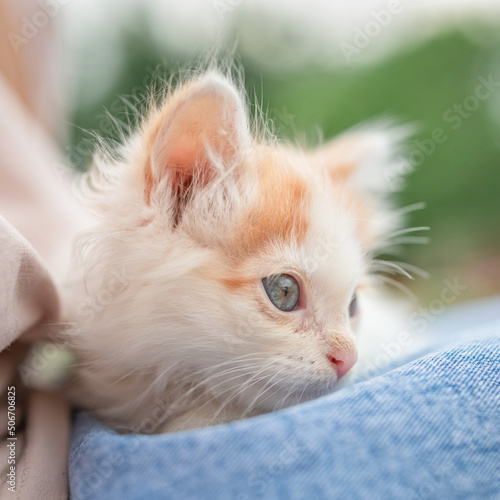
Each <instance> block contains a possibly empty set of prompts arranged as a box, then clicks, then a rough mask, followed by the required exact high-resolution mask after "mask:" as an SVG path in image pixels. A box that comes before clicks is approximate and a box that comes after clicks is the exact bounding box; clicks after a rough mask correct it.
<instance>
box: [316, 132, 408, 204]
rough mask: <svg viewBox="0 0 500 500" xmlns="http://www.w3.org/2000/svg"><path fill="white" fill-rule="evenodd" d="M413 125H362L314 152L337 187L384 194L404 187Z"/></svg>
mask: <svg viewBox="0 0 500 500" xmlns="http://www.w3.org/2000/svg"><path fill="white" fill-rule="evenodd" d="M413 133H414V127H413V126H412V125H395V124H394V123H393V122H378V123H374V124H366V125H361V126H358V127H356V128H353V129H351V130H349V131H347V132H345V133H343V134H342V135H339V136H338V137H336V138H334V139H332V140H331V141H330V142H329V143H326V144H325V145H324V146H322V147H320V148H318V149H317V150H316V151H314V153H313V160H314V161H317V162H319V163H321V164H323V165H325V166H326V169H327V171H328V173H329V174H330V177H331V178H332V181H333V182H334V184H336V183H339V184H340V183H349V184H350V185H351V186H353V187H354V188H356V189H358V190H359V191H360V192H364V193H368V194H374V195H379V196H380V195H382V196H383V195H385V194H386V193H389V192H391V191H395V190H397V189H400V188H401V187H402V179H403V177H404V175H405V174H407V173H409V171H410V170H411V165H410V164H409V163H408V162H407V161H405V160H404V152H405V151H404V148H405V142H406V140H407V139H408V138H409V137H410V136H411V135H413Z"/></svg>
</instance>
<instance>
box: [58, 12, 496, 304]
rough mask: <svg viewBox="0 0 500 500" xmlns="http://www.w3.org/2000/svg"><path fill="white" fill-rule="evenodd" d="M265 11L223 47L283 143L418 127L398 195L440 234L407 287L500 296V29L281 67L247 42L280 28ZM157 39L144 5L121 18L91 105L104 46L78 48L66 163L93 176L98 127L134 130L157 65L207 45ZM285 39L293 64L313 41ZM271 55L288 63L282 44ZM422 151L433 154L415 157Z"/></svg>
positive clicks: (422, 249) (241, 24)
mask: <svg viewBox="0 0 500 500" xmlns="http://www.w3.org/2000/svg"><path fill="white" fill-rule="evenodd" d="M259 15H260V16H261V17H260V18H258V19H256V16H255V15H254V16H251V17H250V18H249V17H248V16H247V17H246V16H245V15H243V14H242V15H240V16H234V17H233V18H232V19H230V21H229V22H230V23H231V26H230V28H229V29H226V31H225V33H226V35H225V36H224V38H223V41H222V42H220V40H219V43H220V44H221V45H222V46H228V47H236V58H237V60H238V61H239V62H240V63H241V64H242V66H243V67H244V70H245V78H246V86H247V90H248V93H249V95H250V97H251V99H252V100H253V101H254V102H256V103H259V104H260V105H261V106H263V108H264V110H265V111H267V113H268V116H269V117H270V118H271V119H272V120H273V121H274V126H275V130H276V131H277V133H278V135H279V136H280V137H282V138H287V139H296V138H298V139H299V140H302V141H304V140H305V142H306V143H308V144H315V143H317V141H318V127H319V128H320V129H321V130H322V131H323V134H324V137H325V138H330V137H332V136H334V135H335V134H337V133H339V132H342V131H343V130H345V129H346V128H349V127H351V126H353V125H356V124H358V123H360V122H363V121H366V120H369V119H373V118H376V117H380V116H387V115H392V116H396V117H398V118H399V119H400V120H402V121H409V122H413V123H416V124H417V125H418V132H417V134H416V136H415V137H414V138H413V139H411V141H410V145H409V150H408V155H411V154H412V153H413V156H409V158H410V160H411V161H413V163H415V161H416V160H417V162H418V163H421V164H419V165H418V167H417V168H416V169H415V171H414V172H413V173H411V174H410V175H409V176H408V177H407V182H406V188H405V189H404V190H403V191H402V192H400V193H398V194H397V195H396V196H397V198H398V203H399V204H400V205H401V206H403V205H409V204H412V203H416V202H420V201H424V202H425V203H426V205H427V208H426V209H424V210H420V211H417V212H414V213H411V214H410V216H409V221H408V224H409V225H414V226H430V227H431V231H430V232H429V234H428V236H429V237H430V243H429V244H428V245H408V246H407V247H406V248H405V251H404V254H403V256H402V260H404V261H406V262H409V263H411V264H414V265H417V266H419V267H421V268H423V269H424V270H426V271H428V272H429V273H430V279H428V280H424V279H420V278H417V279H416V280H415V281H414V282H411V283H406V284H407V285H410V286H411V287H412V288H413V290H414V291H415V292H416V293H417V295H418V296H419V297H420V298H421V299H424V300H431V299H432V298H434V297H439V294H440V291H441V290H442V289H443V281H444V280H446V279H448V280H451V281H453V280H454V279H457V280H458V282H459V283H461V284H465V285H467V290H466V291H465V293H463V295H462V296H461V297H460V300H469V299H473V298H477V297H482V296H487V295H492V294H496V293H499V292H500V230H499V226H500V130H499V128H500V41H499V38H498V28H496V27H495V26H492V25H486V24H484V25H483V24H481V23H479V24H478V23H477V22H473V21H471V22H470V24H469V25H467V26H466V29H457V28H450V27H443V28H442V29H440V30H435V31H434V32H433V33H432V35H429V36H426V37H415V39H414V40H412V39H411V37H406V39H405V41H404V43H401V46H398V43H397V38H396V43H393V45H394V47H392V48H391V50H386V51H385V53H384V54H383V55H382V56H379V57H376V58H374V59H373V60H372V61H368V62H363V64H337V63H335V61H333V62H332V63H331V64H325V63H324V61H323V62H322V63H318V62H317V61H315V60H314V58H309V59H308V58H307V57H303V58H302V60H301V61H300V62H298V63H297V64H288V65H285V66H284V65H280V64H279V62H280V61H279V60H277V61H276V64H273V61H272V60H271V61H270V58H269V54H268V53H267V50H268V48H267V47H266V43H264V42H262V40H261V43H260V46H259V47H257V48H256V47H255V42H252V40H254V41H255V39H259V36H257V37H254V38H253V39H251V40H250V41H248V36H246V34H248V32H249V30H250V32H251V30H254V31H255V30H257V35H259V34H260V33H262V32H265V30H266V29H272V27H273V23H275V22H276V20H275V18H274V19H273V18H272V17H269V18H266V16H265V13H263V12H261V13H260V14H259ZM252 23H253V24H252ZM152 33H153V28H152V27H151V15H150V13H148V12H147V10H146V9H145V10H144V11H142V10H140V9H139V10H137V11H136V12H135V14H134V15H133V16H131V17H130V18H129V19H128V20H126V21H123V22H121V24H120V26H119V29H118V30H117V34H116V39H115V40H114V42H113V43H114V44H115V47H116V50H118V51H119V58H120V59H119V60H120V64H119V65H117V69H114V70H113V71H116V74H114V78H113V79H112V80H111V83H110V84H109V85H107V87H106V89H105V91H102V92H100V93H99V94H98V96H97V97H94V98H93V99H89V98H88V95H87V93H88V92H89V86H92V85H94V86H95V85H96V82H99V80H100V79H101V78H103V70H102V68H103V66H102V64H101V65H97V64H96V65H93V64H92V61H93V60H94V59H95V58H97V57H99V56H98V51H99V43H98V42H96V43H94V44H92V43H90V42H89V43H88V45H85V44H84V46H83V48H81V49H80V50H81V51H82V53H83V55H81V59H80V60H82V59H84V60H86V61H88V63H87V65H86V66H85V68H84V69H85V70H84V71H80V72H76V73H75V74H76V77H75V79H74V93H73V95H72V97H71V113H70V116H69V117H68V121H69V123H70V127H69V135H68V144H67V146H66V152H67V155H68V161H70V162H71V163H72V164H73V165H75V166H76V167H77V168H79V169H82V170H83V169H85V168H86V166H87V165H88V162H89V160H90V154H91V150H92V144H93V142H94V141H93V139H92V137H91V134H89V131H93V132H96V133H97V134H99V135H100V136H104V137H105V138H107V139H110V140H116V139H118V134H117V131H116V128H115V127H113V125H112V120H111V119H110V118H109V116H108V115H107V112H109V113H110V114H111V115H112V116H113V117H114V118H115V119H116V120H118V121H119V122H121V123H123V124H127V123H129V121H130V117H131V116H132V114H133V113H132V112H131V109H132V107H135V106H138V107H140V106H141V103H143V102H144V99H145V98H146V96H147V92H146V87H147V85H148V84H149V82H150V81H151V75H152V74H155V73H157V72H158V68H160V69H159V73H160V74H161V75H162V76H163V77H168V76H169V75H171V74H175V73H176V72H177V71H178V68H179V67H182V66H185V65H186V63H189V61H190V60H191V61H192V60H193V59H195V58H196V57H197V56H198V54H199V53H201V52H203V47H198V48H195V49H193V50H192V51H190V52H189V51H187V52H182V51H179V50H177V49H176V48H173V47H171V46H169V45H168V44H167V43H165V42H164V41H161V40H160V39H159V38H158V37H155V36H154V35H153V34H152ZM242 33H243V34H244V35H245V36H242ZM281 33H284V34H283V36H282V39H281V42H279V43H282V44H283V47H285V48H288V51H286V50H283V52H282V53H283V54H285V55H284V56H283V57H285V58H286V57H288V58H291V59H293V50H294V48H295V47H297V46H298V45H300V44H302V43H303V42H304V40H303V37H304V35H303V33H302V34H300V33H299V34H296V33H295V31H294V29H293V26H290V25H289V26H287V29H286V30H284V31H283V29H281ZM301 37H302V38H301ZM376 42H377V40H376V39H374V40H373V41H372V43H373V44H375V43H376ZM101 43H103V42H102V40H101ZM252 43H254V45H253V46H252V45H251V44H252ZM276 43H278V42H275V41H273V44H274V45H276ZM273 54H274V56H273V57H277V58H279V57H280V50H276V46H273ZM276 54H277V55H276ZM117 57H118V56H117ZM344 63H345V61H344ZM481 78H483V79H484V80H486V81H490V84H489V85H490V88H489V90H488V91H483V94H481V95H485V94H488V95H487V97H486V98H484V100H477V99H474V98H473V97H472V96H474V95H475V90H476V87H477V86H478V85H479V84H480V83H481V81H483V80H481ZM495 82H498V84H497V86H496V87H495ZM120 96H126V100H123V99H121V98H120ZM456 106H466V108H462V109H461V108H457V107H456ZM467 108H468V109H469V111H467ZM436 128H440V129H442V130H443V131H444V132H443V133H444V134H445V136H446V139H445V140H444V141H442V142H440V143H437V142H436V141H433V142H432V143H431V142H430V140H429V139H430V138H432V134H433V130H435V129H436ZM418 141H420V142H418ZM422 144H423V145H424V146H422ZM419 145H420V146H419ZM417 150H420V151H424V152H423V153H415V151H417ZM420 160H423V161H420Z"/></svg>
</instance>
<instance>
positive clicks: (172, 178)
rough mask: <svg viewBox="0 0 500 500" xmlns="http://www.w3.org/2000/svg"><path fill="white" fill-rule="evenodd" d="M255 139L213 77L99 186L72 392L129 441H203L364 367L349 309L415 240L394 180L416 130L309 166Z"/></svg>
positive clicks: (105, 170)
mask: <svg viewBox="0 0 500 500" xmlns="http://www.w3.org/2000/svg"><path fill="white" fill-rule="evenodd" d="M249 123H250V122H249V119H248V110H247V107H246V100H245V96H244V94H243V92H242V90H241V86H240V85H238V84H235V83H233V81H232V80H231V78H230V77H228V76H224V75H222V74H221V73H218V72H213V71H212V72H208V73H207V74H204V75H201V76H198V77H195V78H193V79H190V80H188V81H187V82H186V83H184V84H183V85H182V86H180V88H177V89H175V90H173V91H172V92H171V93H170V94H169V95H168V96H167V97H166V98H165V99H164V101H163V102H162V103H161V104H160V105H158V106H156V107H153V108H152V110H151V111H150V113H149V114H148V115H147V117H146V118H145V119H144V121H143V124H142V126H141V127H140V129H139V130H138V131H137V132H136V133H135V135H134V136H133V137H131V138H130V139H128V140H127V142H126V143H125V144H124V145H123V147H122V148H121V149H120V150H119V151H118V152H117V153H115V154H114V155H104V157H101V158H98V159H97V160H96V164H95V166H94V168H93V170H92V172H91V173H90V175H89V179H88V180H89V182H88V184H87V187H86V188H85V190H84V195H85V199H86V204H87V206H88V209H89V213H91V214H92V216H93V217H94V222H93V225H92V227H91V229H90V230H89V231H87V232H86V233H85V234H83V235H82V236H81V238H80V240H79V242H78V258H77V259H76V260H75V264H74V267H73V270H72V273H71V275H70V277H69V278H68V285H67V293H66V296H67V297H68V300H67V304H66V316H67V319H68V321H70V322H72V324H73V326H72V327H71V328H69V329H68V331H67V334H66V335H67V336H68V338H69V342H70V345H71V346H72V348H73V349H74V350H75V351H76V353H77V357H78V364H77V367H76V371H75V375H74V379H73V382H72V384H71V386H70V388H69V390H68V393H69V395H70V397H71V398H72V400H73V401H74V402H75V403H77V404H78V405H79V406H82V407H84V408H88V409H90V410H92V411H94V412H96V413H97V415H99V416H100V417H101V418H103V419H104V420H105V421H107V422H109V423H111V424H112V425H115V426H117V427H118V428H120V429H122V430H133V431H138V432H162V431H177V430H182V429H187V428H192V427H201V426H205V425H210V424H214V423H217V422H225V421H230V420H235V419H239V418H243V417H246V416H251V415H256V414H259V413H263V412H267V411H272V410H276V409H279V408H283V407H285V406H288V405H291V404H294V403H298V402H301V401H305V400H308V399H311V398H314V397H318V396H321V395H323V394H326V393H328V392H330V391H332V390H333V389H334V388H335V387H336V384H337V374H336V372H335V370H334V369H333V368H332V364H331V362H330V361H329V360H328V359H327V356H326V355H327V354H328V353H329V352H336V349H337V350H339V351H342V352H344V351H346V350H347V351H349V352H354V351H355V350H356V342H357V341H356V334H355V333H354V325H353V322H352V321H351V320H350V318H349V315H348V307H349V303H350V301H351V298H352V296H353V294H354V292H355V290H356V289H358V293H360V294H362V293H363V291H362V288H360V287H361V286H362V285H363V283H364V282H365V281H366V277H367V276H368V274H369V272H370V264H371V262H372V259H373V258H374V255H375V253H376V251H377V249H378V248H379V247H381V246H383V245H385V244H387V236H388V235H389V233H390V232H391V231H392V230H393V229H394V228H395V227H397V225H398V224H399V223H400V221H399V219H398V217H397V215H396V214H395V212H393V211H391V210H390V208H389V205H388V202H387V200H386V195H387V193H388V192H389V191H390V190H391V189H390V188H391V187H390V186H389V185H387V182H384V179H386V178H387V177H386V176H385V173H386V171H387V169H390V168H394V166H395V163H394V162H395V160H396V153H397V147H398V144H399V141H400V140H401V138H402V137H401V129H398V128H394V127H390V126H380V125H377V126H373V127H372V128H370V127H361V128H358V129H355V130H353V131H351V132H348V133H346V134H344V135H343V136H341V137H340V138H339V139H337V140H334V141H332V142H331V143H329V144H326V145H324V146H322V147H320V148H319V149H317V150H314V151H303V150H301V149H299V148H297V147H295V146H292V145H288V144H283V143H280V142H278V141H277V140H276V139H274V138H272V137H270V136H269V135H268V136H267V137H263V135H264V136H265V134H257V133H255V131H252V128H254V127H251V126H250V124H249ZM403 135H404V134H403ZM148 169H150V170H149V171H148ZM183 169H184V170H183ZM344 170H346V171H345V172H344ZM183 172H188V174H184V173H183ZM186 179H187V180H186ZM280 179H293V182H291V188H290V191H285V190H284V188H283V190H282V191H280V190H281V187H280V186H282V184H283V183H282V181H281V180H280ZM265 182H266V183H271V187H270V188H269V185H264V183H265ZM299 187H300V188H301V189H302V190H303V194H302V195H301V197H299V198H297V204H296V206H295V208H294V209H293V210H292V211H290V213H288V215H286V216H284V215H283V213H282V211H281V210H282V208H283V206H284V204H286V203H289V205H290V206H294V205H293V199H292V197H293V196H296V194H294V193H295V188H297V189H298V188H299ZM268 188H269V189H268ZM266 190H267V191H266ZM264 191H265V192H266V195H265V196H264V195H263V192H264ZM301 192H302V191H301ZM273 193H276V199H274V195H273ZM285 198H286V199H285ZM360 204H361V205H362V206H363V207H364V208H363V209H366V210H368V212H367V214H368V215H367V214H366V213H365V212H362V213H361V212H359V206H360ZM287 206H288V205H287ZM256 207H263V209H264V211H259V210H258V209H257V208H256ZM273 217H275V218H276V217H281V218H282V220H279V221H275V220H272V219H273ZM264 219H266V221H264ZM267 219H269V220H267ZM299 219H300V223H299V222H297V221H299ZM361 219H363V220H361ZM282 223H283V224H282ZM285 223H286V224H285ZM294 223H295V224H294ZM259 225H262V231H263V232H264V233H265V232H266V231H268V232H269V234H261V233H260V232H259V230H260V226H259ZM281 225H283V227H284V226H285V225H289V226H290V230H289V231H288V233H286V235H284V236H283V235H282V234H281V232H280V231H284V229H283V230H281V229H280V230H278V229H276V228H279V227H281ZM287 227H288V226H287ZM268 228H272V229H268ZM273 231H274V232H273ZM249 233H252V238H250V236H249ZM285 236H286V237H285ZM247 237H248V241H247V240H246V238H247ZM280 272H294V273H296V274H297V275H299V276H300V278H301V279H302V283H303V288H304V289H301V297H304V301H305V302H304V303H303V304H302V305H303V306H304V307H302V308H301V309H300V310H297V311H292V312H289V313H284V312H282V311H278V310H276V308H275V307H274V306H273V305H272V304H271V302H270V301H269V300H268V298H267V296H266V294H265V291H264V289H263V287H262V282H261V281H262V278H264V277H266V276H269V275H272V274H277V273H280ZM361 314H363V311H361Z"/></svg>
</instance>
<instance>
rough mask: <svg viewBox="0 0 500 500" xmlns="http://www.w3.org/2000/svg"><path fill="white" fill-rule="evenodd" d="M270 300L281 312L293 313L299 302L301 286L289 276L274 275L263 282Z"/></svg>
mask: <svg viewBox="0 0 500 500" xmlns="http://www.w3.org/2000/svg"><path fill="white" fill-rule="evenodd" d="M262 284H263V285H264V289H265V290H266V293H267V296H268V297H269V300H270V301H271V302H272V303H273V304H274V305H275V306H276V307H277V308H278V309H279V310H280V311H285V312H288V311H291V310H292V309H294V308H295V306H296V305H297V303H298V302H299V295H300V290H299V284H298V283H297V280H296V279H295V278H294V277H293V276H290V275H289V274H273V275H272V276H268V277H267V278H264V279H263V280H262Z"/></svg>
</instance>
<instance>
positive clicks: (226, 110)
mask: <svg viewBox="0 0 500 500" xmlns="http://www.w3.org/2000/svg"><path fill="white" fill-rule="evenodd" d="M249 140H250V134H249V130H248V122H247V118H246V112H245V104H244V101H243V99H242V97H241V96H240V94H239V92H238V91H237V89H236V88H235V87H234V85H233V84H232V83H230V82H229V81H228V80H227V79H226V78H224V77H222V76H220V75H219V74H217V73H209V74H207V75H205V76H204V77H202V78H201V79H199V80H198V81H195V82H192V83H190V84H188V85H187V86H186V87H184V88H181V89H180V90H178V91H177V92H175V93H174V95H173V96H172V98H171V99H170V100H169V101H168V102H167V104H166V108H165V109H164V110H163V111H162V114H161V117H160V120H159V123H158V124H157V125H156V131H155V133H154V139H153V143H152V147H151V151H150V159H149V162H148V165H147V166H146V173H145V175H146V187H145V197H146V201H147V202H149V201H150V200H151V197H152V196H153V193H154V192H155V190H156V189H157V188H158V186H161V188H162V189H163V188H167V189H172V191H171V192H172V193H173V195H174V197H175V198H176V199H177V208H178V209H180V207H181V205H182V204H183V203H185V201H186V199H187V198H189V197H190V196H191V195H192V194H193V190H194V189H196V187H199V186H205V185H206V184H208V183H209V182H211V181H212V180H215V179H216V178H217V176H220V175H223V174H224V171H225V169H228V168H229V167H230V166H232V165H233V164H234V162H236V161H238V156H239V154H240V153H241V151H242V150H243V149H244V148H245V147H246V146H247V144H248V142H249Z"/></svg>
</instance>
